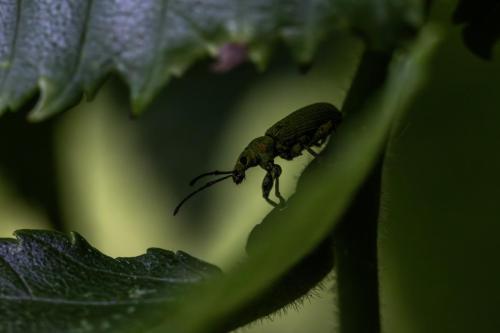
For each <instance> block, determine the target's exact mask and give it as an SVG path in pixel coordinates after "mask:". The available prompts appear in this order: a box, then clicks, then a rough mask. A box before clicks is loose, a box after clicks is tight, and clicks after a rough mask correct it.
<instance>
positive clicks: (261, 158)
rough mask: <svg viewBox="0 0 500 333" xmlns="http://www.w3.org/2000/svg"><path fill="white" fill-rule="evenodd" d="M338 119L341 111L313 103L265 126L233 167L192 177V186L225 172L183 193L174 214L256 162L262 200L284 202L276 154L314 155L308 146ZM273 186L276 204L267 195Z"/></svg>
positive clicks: (237, 178) (238, 176)
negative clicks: (261, 170)
mask: <svg viewBox="0 0 500 333" xmlns="http://www.w3.org/2000/svg"><path fill="white" fill-rule="evenodd" d="M341 121H342V113H341V112H340V111H339V110H338V109H337V108H336V107H335V106H333V105H331V104H329V103H315V104H311V105H308V106H305V107H303V108H300V109H298V110H297V111H294V112H292V113H291V114H289V115H288V116H286V117H285V118H283V119H281V120H280V121H278V122H277V123H276V124H274V125H273V126H272V127H271V128H269V129H268V130H267V131H266V133H265V134H264V135H263V136H260V137H258V138H256V139H253V140H252V141H251V142H250V143H249V144H248V146H247V147H246V148H245V149H244V150H243V152H242V153H241V154H240V156H239V157H238V159H237V161H236V164H235V166H234V168H233V170H231V171H218V170H216V171H212V172H207V173H204V174H201V175H199V176H198V177H196V178H194V179H193V180H192V181H191V182H190V185H194V184H195V183H196V182H197V181H198V180H199V179H201V178H203V177H206V176H216V175H225V176H223V177H221V178H217V179H215V180H212V181H209V182H208V183H206V184H205V185H203V186H202V187H200V188H198V189H197V190H195V191H194V192H192V193H190V194H189V195H188V196H186V197H185V198H184V199H183V200H182V201H181V202H180V203H179V204H178V205H177V207H176V208H175V210H174V215H176V214H177V213H178V212H179V209H180V208H181V206H182V205H183V204H184V203H185V202H186V201H187V200H189V199H190V198H191V197H192V196H193V195H195V194H196V193H198V192H200V191H202V190H204V189H206V188H208V187H210V186H212V185H214V184H216V183H218V182H220V181H223V180H225V179H228V178H232V179H233V182H234V183H235V184H240V183H241V182H242V181H243V179H245V171H246V170H247V169H249V168H251V167H254V166H257V165H258V166H260V167H261V168H262V169H264V170H266V175H265V176H264V180H263V182H262V195H263V197H264V199H265V200H266V201H267V202H268V203H270V204H271V205H272V206H274V207H277V206H280V205H284V203H285V199H284V198H283V196H282V195H281V193H280V190H279V177H280V175H281V171H282V170H281V167H280V166H279V165H278V164H275V163H274V158H275V157H277V156H279V157H281V158H283V159H285V160H292V159H294V158H295V157H297V156H299V155H302V152H303V151H304V150H306V151H308V152H309V153H310V154H311V155H313V156H315V157H316V156H317V154H316V152H315V151H314V150H313V149H312V148H311V147H320V146H321V145H322V144H323V143H325V141H326V139H327V138H328V136H329V135H330V134H331V133H332V132H335V130H336V129H337V126H338V125H339V124H340V123H341ZM273 186H274V190H275V195H276V197H277V198H278V200H279V204H278V203H276V202H275V201H273V200H271V199H270V198H269V194H270V193H271V190H272V189H273Z"/></svg>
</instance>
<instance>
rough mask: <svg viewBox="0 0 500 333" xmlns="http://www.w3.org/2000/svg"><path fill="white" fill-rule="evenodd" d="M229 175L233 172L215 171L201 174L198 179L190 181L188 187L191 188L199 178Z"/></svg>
mask: <svg viewBox="0 0 500 333" xmlns="http://www.w3.org/2000/svg"><path fill="white" fill-rule="evenodd" d="M230 173H233V172H232V171H218V170H215V171H212V172H207V173H203V174H201V175H199V176H198V177H196V178H194V179H193V180H192V181H190V182H189V185H191V186H193V185H194V183H196V182H197V181H198V180H200V179H201V178H203V177H205V176H216V175H227V174H230Z"/></svg>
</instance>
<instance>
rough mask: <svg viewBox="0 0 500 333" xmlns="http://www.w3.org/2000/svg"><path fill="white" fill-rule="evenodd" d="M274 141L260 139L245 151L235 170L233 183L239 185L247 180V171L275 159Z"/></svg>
mask: <svg viewBox="0 0 500 333" xmlns="http://www.w3.org/2000/svg"><path fill="white" fill-rule="evenodd" d="M273 147H274V141H273V139H272V138H271V137H268V136H261V137H258V138H256V139H254V140H252V142H250V144H249V145H248V146H247V147H246V148H245V150H243V152H242V153H241V154H240V156H239V157H238V160H237V161H236V164H235V166H234V169H233V181H234V182H235V183H236V184H239V183H241V182H242V181H243V179H245V171H246V170H247V169H249V168H251V167H254V166H256V165H259V164H262V162H263V161H268V160H272V159H273V158H274V155H273V152H274V149H273Z"/></svg>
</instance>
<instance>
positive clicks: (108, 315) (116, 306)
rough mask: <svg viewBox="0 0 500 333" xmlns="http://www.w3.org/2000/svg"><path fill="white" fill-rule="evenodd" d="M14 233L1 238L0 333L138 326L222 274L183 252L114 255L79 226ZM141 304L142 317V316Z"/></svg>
mask: <svg viewBox="0 0 500 333" xmlns="http://www.w3.org/2000/svg"><path fill="white" fill-rule="evenodd" d="M15 235H16V239H1V240H0V331H1V332H26V333H28V332H36V333H43V332H47V333H49V332H50V333H55V332H65V333H68V332H85V331H88V332H108V331H109V332H111V331H113V332H114V331H123V329H124V328H126V329H127V330H132V331H134V330H141V329H143V328H144V327H145V326H146V325H147V326H149V325H154V321H155V318H164V317H168V315H169V313H168V311H166V310H168V309H169V306H170V305H174V304H176V303H178V302H179V301H181V300H182V296H183V295H184V294H185V293H186V292H187V291H188V290H190V289H191V288H192V287H193V286H195V285H199V284H200V283H203V282H204V281H206V280H207V279H210V278H211V277H214V276H218V275H219V273H220V271H219V269H218V268H216V267H215V266H212V265H210V264H207V263H205V262H203V261H200V260H198V259H196V258H193V257H191V256H190V255H188V254H186V253H184V252H177V253H173V252H171V251H166V250H161V249H149V250H148V251H147V253H146V254H144V255H141V256H138V257H134V258H116V259H113V258H111V257H108V256H106V255H104V254H102V253H100V252H99V251H98V250H96V249H95V248H93V247H92V246H90V245H89V244H88V243H87V241H86V240H85V239H84V238H83V237H82V236H80V235H79V234H77V233H72V234H71V235H70V236H69V237H68V236H67V235H65V234H62V233H59V232H53V231H41V230H37V231H34V230H21V231H17V232H16V234H15ZM158 305H162V306H161V307H160V306H158ZM159 308H162V312H159V311H158V309H159ZM145 311H147V312H148V317H147V318H148V320H149V321H148V322H146V321H145V320H144V316H142V317H141V314H143V313H144V312H145ZM155 311H157V313H155Z"/></svg>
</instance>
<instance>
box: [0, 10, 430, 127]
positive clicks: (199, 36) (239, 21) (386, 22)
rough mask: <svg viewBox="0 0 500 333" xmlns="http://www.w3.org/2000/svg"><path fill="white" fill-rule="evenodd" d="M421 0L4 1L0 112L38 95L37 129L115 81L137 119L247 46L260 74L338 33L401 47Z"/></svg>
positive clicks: (306, 54)
mask: <svg viewBox="0 0 500 333" xmlns="http://www.w3.org/2000/svg"><path fill="white" fill-rule="evenodd" d="M420 7H421V3H420V1H412V0H406V1H396V0H385V1H382V0H377V1H375V0H364V1H357V2H350V1H348V2H347V1H343V0H313V1H299V0H295V1H285V0H273V1H268V0H265V1H264V0H259V1H241V0H240V1H234V0H211V1H195V0H188V1H186V0H163V1H141V0H126V1H125V0H124V1H87V0H77V1H70V0H56V1H17V0H7V1H2V2H0V27H1V29H0V91H1V93H0V112H4V111H5V110H7V109H11V110H16V109H18V108H19V107H20V106H21V105H22V104H23V103H25V101H26V100H27V99H29V98H30V97H32V96H34V94H35V93H36V91H37V90H39V91H40V99H39V100H38V103H37V105H36V107H35V109H34V111H33V112H32V113H31V114H30V118H31V119H32V120H40V119H43V118H45V117H47V116H49V115H51V114H54V113H56V112H59V111H61V110H64V109H67V108H68V107H70V106H72V105H74V104H76V103H78V101H79V100H80V98H81V96H82V93H85V94H86V95H87V96H92V95H94V94H95V92H96V90H97V89H98V87H99V85H100V84H101V83H102V82H103V80H104V79H105V77H106V76H107V75H108V74H109V73H111V72H113V73H117V74H118V75H119V76H121V77H122V78H123V79H124V81H125V82H126V83H127V84H128V86H129V87H130V94H131V99H132V106H133V112H134V114H138V113H140V112H141V111H142V110H143V109H144V108H145V107H146V106H147V105H148V104H149V103H150V102H151V100H152V99H153V97H154V96H155V95H156V94H157V93H158V92H159V90H160V89H161V88H162V86H163V85H164V84H165V83H166V82H167V81H168V80H169V79H170V78H171V77H172V76H173V75H180V74H182V73H183V72H184V71H185V70H186V68H187V67H188V66H189V65H191V64H192V63H193V62H194V61H195V60H197V59H199V58H200V57H203V56H206V55H207V54H211V55H216V54H217V52H218V49H219V48H220V47H222V46H224V45H225V44H227V43H241V44H243V45H246V46H247V47H248V52H249V57H250V59H252V60H253V61H254V62H256V63H257V64H258V65H259V66H260V67H263V66H264V65H265V64H266V62H267V59H268V57H269V54H270V53H271V50H272V49H273V47H274V45H275V44H276V43H277V42H279V41H280V40H281V41H284V42H285V43H287V44H288V45H289V46H290V48H291V50H292V52H293V54H294V56H295V58H296V59H297V60H298V61H300V62H308V61H310V60H311V58H312V56H313V53H314V52H315V50H316V48H317V46H318V43H319V42H320V41H321V40H323V39H324V38H325V36H326V35H327V34H328V32H330V31H331V30H332V29H333V27H335V26H347V27H349V28H352V29H354V30H355V31H361V32H363V33H364V34H365V35H366V36H367V37H368V40H370V44H372V45H374V46H377V47H378V46H386V45H393V44H396V43H398V42H400V38H401V32H404V31H405V30H406V27H411V28H412V29H414V28H416V26H417V25H418V24H419V23H420V17H421V13H420V12H421V8H420Z"/></svg>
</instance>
